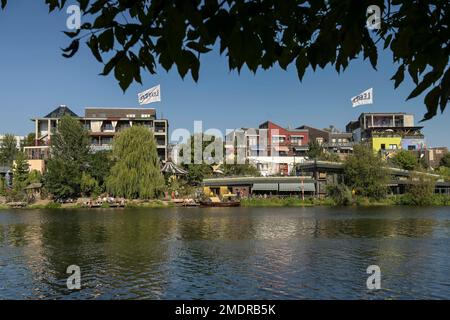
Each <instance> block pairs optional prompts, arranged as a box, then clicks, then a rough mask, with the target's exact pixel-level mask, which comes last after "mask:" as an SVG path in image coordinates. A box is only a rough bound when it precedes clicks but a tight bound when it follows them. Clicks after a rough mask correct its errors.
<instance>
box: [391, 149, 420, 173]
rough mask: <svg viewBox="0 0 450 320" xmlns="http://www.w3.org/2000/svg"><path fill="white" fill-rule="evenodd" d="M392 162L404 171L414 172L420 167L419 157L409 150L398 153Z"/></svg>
mask: <svg viewBox="0 0 450 320" xmlns="http://www.w3.org/2000/svg"><path fill="white" fill-rule="evenodd" d="M391 161H392V163H394V164H395V165H397V166H399V167H400V168H402V169H404V170H414V169H417V168H418V166H419V160H418V158H417V156H416V155H415V154H414V153H412V152H411V151H408V150H400V151H397V152H396V153H395V155H394V157H393V158H392V160H391Z"/></svg>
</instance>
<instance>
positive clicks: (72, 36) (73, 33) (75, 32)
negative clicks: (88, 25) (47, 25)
mask: <svg viewBox="0 0 450 320" xmlns="http://www.w3.org/2000/svg"><path fill="white" fill-rule="evenodd" d="M80 31H81V29H78V30H77V31H74V32H70V31H64V34H65V35H66V36H68V37H69V38H71V39H73V38H75V37H76V36H78V35H79V34H80Z"/></svg>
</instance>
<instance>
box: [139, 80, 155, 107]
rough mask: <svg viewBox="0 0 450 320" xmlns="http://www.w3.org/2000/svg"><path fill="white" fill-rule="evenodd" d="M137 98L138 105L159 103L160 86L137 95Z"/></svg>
mask: <svg viewBox="0 0 450 320" xmlns="http://www.w3.org/2000/svg"><path fill="white" fill-rule="evenodd" d="M138 97H139V104H140V105H143V104H149V103H152V102H158V101H161V85H159V84H158V85H157V86H155V87H153V88H150V89H148V90H145V91H144V92H141V93H139V94H138Z"/></svg>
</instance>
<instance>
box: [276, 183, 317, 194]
mask: <svg viewBox="0 0 450 320" xmlns="http://www.w3.org/2000/svg"><path fill="white" fill-rule="evenodd" d="M303 190H304V191H305V192H315V191H316V186H315V185H314V183H311V182H305V183H303ZM281 191H284V192H302V184H301V183H280V192H281Z"/></svg>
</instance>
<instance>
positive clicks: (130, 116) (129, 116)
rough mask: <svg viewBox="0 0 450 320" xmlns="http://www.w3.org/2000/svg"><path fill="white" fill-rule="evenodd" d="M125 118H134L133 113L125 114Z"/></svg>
mask: <svg viewBox="0 0 450 320" xmlns="http://www.w3.org/2000/svg"><path fill="white" fill-rule="evenodd" d="M127 118H136V115H135V114H127Z"/></svg>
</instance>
